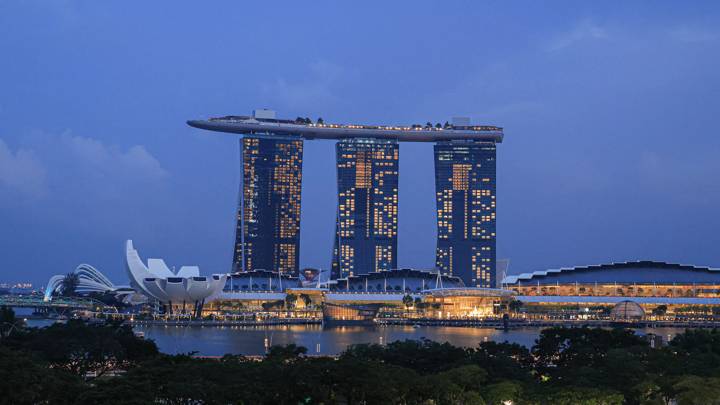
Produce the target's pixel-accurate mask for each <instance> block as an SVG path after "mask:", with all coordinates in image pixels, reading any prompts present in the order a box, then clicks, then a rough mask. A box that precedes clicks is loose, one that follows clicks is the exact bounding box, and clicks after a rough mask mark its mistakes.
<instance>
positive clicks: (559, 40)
mask: <svg viewBox="0 0 720 405" xmlns="http://www.w3.org/2000/svg"><path fill="white" fill-rule="evenodd" d="M608 37H609V35H608V33H607V31H606V30H605V29H604V28H603V27H600V26H599V25H597V24H595V23H594V22H592V21H591V20H582V21H580V22H578V23H577V24H576V25H575V27H574V28H573V29H572V30H570V31H567V32H564V33H562V34H560V35H557V36H556V37H554V38H552V39H551V40H550V41H548V42H547V43H546V44H545V46H544V48H545V50H547V51H549V52H555V51H560V50H562V49H565V48H568V47H570V46H573V45H575V44H577V43H580V42H583V41H589V40H600V39H606V38H608Z"/></svg>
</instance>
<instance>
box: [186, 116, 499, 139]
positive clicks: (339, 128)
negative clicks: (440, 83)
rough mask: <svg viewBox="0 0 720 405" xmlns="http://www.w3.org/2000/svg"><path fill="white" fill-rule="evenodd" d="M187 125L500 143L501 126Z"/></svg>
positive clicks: (240, 120)
mask: <svg viewBox="0 0 720 405" xmlns="http://www.w3.org/2000/svg"><path fill="white" fill-rule="evenodd" d="M187 124H188V125H190V126H191V127H195V128H200V129H205V130H209V131H217V132H228V133H236V134H268V135H285V136H298V137H302V138H304V139H337V140H340V139H353V138H374V139H384V140H390V141H398V142H442V141H481V142H495V143H499V142H502V140H503V129H502V128H500V127H495V126H481V125H468V126H456V125H449V124H448V125H446V126H440V127H433V126H421V125H411V126H393V125H353V124H325V123H311V122H306V121H302V122H301V121H298V120H295V121H292V120H280V119H269V118H255V117H247V116H227V117H220V118H210V119H208V120H190V121H188V122H187Z"/></svg>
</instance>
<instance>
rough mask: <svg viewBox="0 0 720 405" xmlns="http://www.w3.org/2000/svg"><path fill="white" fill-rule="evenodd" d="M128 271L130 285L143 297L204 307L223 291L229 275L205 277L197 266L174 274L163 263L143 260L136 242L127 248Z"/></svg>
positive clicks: (127, 245) (164, 302)
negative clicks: (136, 247)
mask: <svg viewBox="0 0 720 405" xmlns="http://www.w3.org/2000/svg"><path fill="white" fill-rule="evenodd" d="M125 260H126V270H127V273H128V276H129V277H130V285H131V286H132V287H133V288H134V289H135V290H136V291H138V292H139V293H141V294H143V295H145V296H147V297H148V298H150V299H155V300H157V301H159V302H160V303H162V304H167V305H172V304H185V303H188V304H196V305H198V304H200V305H202V303H203V302H204V301H205V300H206V299H208V298H209V297H212V296H214V295H216V294H217V293H219V292H220V291H222V289H223V287H224V286H225V282H226V281H227V274H213V275H212V276H201V275H200V268H199V267H197V266H182V267H180V270H179V271H178V272H177V273H173V271H171V270H170V269H169V268H168V266H167V265H166V264H165V261H164V260H162V259H148V261H147V265H145V263H143V261H142V260H141V259H140V255H139V254H138V251H137V250H135V248H134V247H133V243H132V240H128V241H127V242H126V244H125Z"/></svg>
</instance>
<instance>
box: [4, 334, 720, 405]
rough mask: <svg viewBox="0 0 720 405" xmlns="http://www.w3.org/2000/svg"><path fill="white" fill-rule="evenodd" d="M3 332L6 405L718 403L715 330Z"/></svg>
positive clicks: (719, 358)
mask: <svg viewBox="0 0 720 405" xmlns="http://www.w3.org/2000/svg"><path fill="white" fill-rule="evenodd" d="M11 323H12V322H7V321H5V323H4V324H3V325H10V324H11ZM1 331H2V341H1V343H0V401H1V402H2V403H8V404H26V403H50V404H78V403H80V404H146V403H163V404H320V403H323V404H509V403H511V402H509V401H512V403H514V404H597V405H599V404H668V403H671V401H677V403H678V404H679V405H686V404H715V403H720V332H718V331H715V330H713V331H705V330H695V331H687V332H686V333H684V334H681V335H678V336H677V337H676V338H675V339H674V340H673V341H672V342H671V344H670V345H669V346H667V347H663V348H660V349H652V348H650V347H649V345H648V344H647V343H646V341H645V340H644V339H642V338H640V337H638V336H636V335H634V334H633V332H631V331H627V330H622V329H615V330H602V329H588V328H575V329H569V328H567V329H563V328H553V329H546V330H544V331H543V332H542V333H541V334H540V336H539V338H538V340H537V343H536V345H535V346H534V347H532V348H531V349H527V348H525V347H523V346H519V345H516V344H509V343H494V342H486V343H481V344H479V345H478V347H476V348H471V349H464V348H459V347H454V346H452V345H450V344H447V343H445V344H441V343H436V342H431V341H398V342H394V343H391V344H388V345H387V346H379V345H357V346H352V347H350V348H348V349H347V350H346V351H345V352H344V353H343V354H342V355H340V357H339V358H337V359H335V358H330V357H311V356H306V355H305V352H306V350H305V348H302V347H296V346H293V345H290V346H285V347H273V348H271V350H270V352H269V354H268V355H267V356H266V358H265V359H264V360H262V361H257V360H252V359H248V358H245V357H242V356H225V357H224V358H222V359H220V360H214V359H197V358H193V357H191V356H188V355H176V356H170V355H164V354H161V353H159V352H158V350H157V347H156V346H155V344H154V343H153V342H152V341H150V340H143V339H139V338H136V337H135V336H134V335H133V333H132V330H131V329H130V328H129V327H127V326H124V325H120V324H113V323H108V324H104V325H88V324H86V323H83V322H80V321H70V322H68V323H67V324H64V325H63V324H56V325H53V326H50V327H47V328H43V329H22V328H15V329H13V330H9V329H8V328H7V327H4V328H2V330H1ZM118 370H122V371H121V372H120V373H118Z"/></svg>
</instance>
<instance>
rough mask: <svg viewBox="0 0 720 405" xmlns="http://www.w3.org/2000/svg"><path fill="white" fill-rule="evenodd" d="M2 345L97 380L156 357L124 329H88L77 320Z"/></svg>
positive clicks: (110, 325) (112, 325) (150, 346)
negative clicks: (108, 373) (91, 374)
mask: <svg viewBox="0 0 720 405" xmlns="http://www.w3.org/2000/svg"><path fill="white" fill-rule="evenodd" d="M3 344H4V345H6V346H7V347H9V348H11V349H15V350H18V351H24V352H31V353H34V354H35V355H36V356H38V357H39V358H40V359H41V360H42V361H43V362H46V363H47V364H49V365H50V366H51V367H53V368H55V369H58V370H65V371H67V372H69V373H71V374H74V375H76V376H79V377H84V376H86V375H87V374H88V373H94V374H95V375H97V376H101V375H103V374H105V373H106V372H107V371H109V370H117V369H127V368H128V367H130V366H132V365H134V364H137V363H138V362H140V361H143V360H145V359H148V358H153V357H155V356H157V355H158V349H157V346H155V343H154V342H152V341H151V340H144V339H139V338H137V337H136V336H135V335H134V333H133V331H132V329H131V328H130V327H129V326H127V325H122V324H118V323H107V324H104V325H95V326H91V325H88V324H86V323H85V322H83V321H80V320H70V321H68V322H67V324H53V325H51V326H48V327H46V328H43V329H36V328H34V329H29V330H27V331H24V333H22V334H13V335H11V336H10V337H9V338H7V339H5V340H4V341H3Z"/></svg>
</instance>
